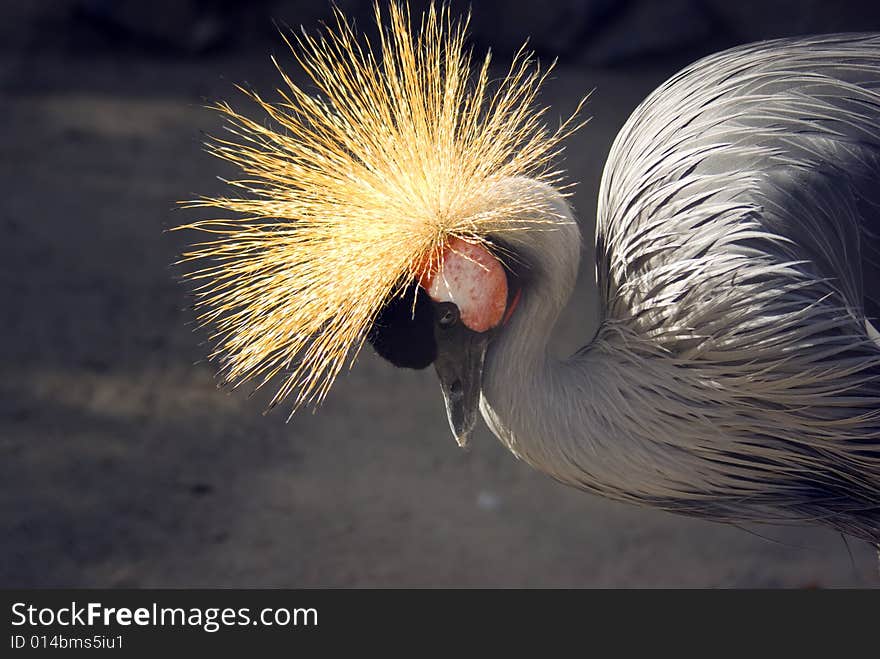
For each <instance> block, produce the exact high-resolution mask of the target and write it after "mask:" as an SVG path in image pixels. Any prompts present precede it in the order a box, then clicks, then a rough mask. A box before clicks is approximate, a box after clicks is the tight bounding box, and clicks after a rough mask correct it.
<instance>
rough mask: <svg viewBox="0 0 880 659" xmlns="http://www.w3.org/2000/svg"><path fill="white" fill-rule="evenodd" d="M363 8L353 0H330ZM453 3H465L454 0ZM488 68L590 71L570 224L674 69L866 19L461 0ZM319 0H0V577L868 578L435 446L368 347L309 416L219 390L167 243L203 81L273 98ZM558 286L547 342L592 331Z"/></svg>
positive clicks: (422, 580)
mask: <svg viewBox="0 0 880 659" xmlns="http://www.w3.org/2000/svg"><path fill="white" fill-rule="evenodd" d="M338 4H339V5H340V6H341V7H342V8H343V9H344V10H345V11H346V13H348V14H349V15H352V16H354V17H356V18H357V21H358V24H359V25H361V26H364V27H366V28H369V22H370V20H371V18H370V16H371V10H370V3H369V1H368V0H340V2H339V3H338ZM452 4H453V7H456V8H466V4H465V3H456V2H454V3H452ZM472 5H473V7H472V12H473V21H472V30H471V32H472V36H473V42H474V44H475V46H476V49H477V53H478V54H482V52H484V51H485V49H486V48H487V47H488V46H490V45H491V47H492V49H493V53H494V55H495V60H496V61H497V63H498V66H499V70H500V69H501V67H503V64H504V62H505V60H507V59H508V58H509V57H510V55H511V54H512V53H513V52H514V51H515V50H516V49H517V48H518V47H519V46H520V44H521V43H522V41H523V40H524V39H525V38H526V37H529V36H530V37H531V40H530V44H531V46H532V47H533V48H535V49H536V50H537V51H538V53H539V55H540V56H541V58H542V59H544V60H547V59H552V58H554V57H558V58H559V65H558V69H557V71H556V74H555V75H554V77H553V79H552V80H551V81H550V82H549V83H548V85H547V87H546V90H545V93H544V94H543V102H544V103H546V104H548V105H551V106H552V108H553V110H552V112H551V114H550V115H549V116H550V117H551V120H553V121H555V120H556V119H557V117H563V116H567V115H568V114H569V113H570V112H571V111H572V110H573V108H574V107H575V105H576V104H577V101H578V100H579V98H580V97H581V96H583V95H584V94H585V93H587V92H589V91H590V90H593V89H595V92H594V94H593V96H592V98H591V101H590V103H589V105H588V107H587V113H588V114H589V115H592V116H593V120H592V121H591V122H590V124H589V125H588V126H587V127H586V128H584V129H583V130H582V131H580V132H579V133H578V134H576V135H575V136H574V137H573V138H572V139H571V140H569V142H568V146H567V150H566V153H565V162H564V166H565V167H566V168H567V169H568V171H569V174H570V179H571V180H573V181H577V182H578V186H577V188H576V192H575V194H574V198H573V203H574V206H575V208H576V211H577V214H578V215H579V217H580V219H581V222H582V226H583V229H584V232H585V235H586V236H587V238H586V240H585V243H586V246H585V249H584V265H583V267H582V269H583V270H584V274H589V273H591V271H592V267H593V266H592V246H591V242H592V230H593V229H592V227H593V219H594V217H595V200H596V194H597V190H598V182H599V177H600V175H601V170H602V166H603V164H604V161H605V157H606V155H607V153H608V150H609V148H610V146H611V142H612V140H613V138H614V136H615V134H616V132H617V130H618V129H619V128H620V127H621V126H622V124H623V122H624V121H625V120H626V118H627V117H628V115H629V113H630V112H631V111H632V110H633V109H634V107H635V106H636V105H637V104H638V102H639V101H640V100H641V99H642V98H644V96H645V95H647V93H648V92H650V91H651V90H652V89H653V88H654V87H655V86H656V85H657V84H659V83H660V82H661V81H663V80H664V79H665V78H666V77H668V76H669V75H671V74H672V73H674V72H675V71H676V70H678V69H679V68H681V66H683V65H684V64H686V63H688V62H689V61H692V60H693V59H696V58H697V57H699V56H701V55H704V54H708V53H710V52H713V51H716V50H719V49H722V48H725V47H728V46H732V45H735V44H738V43H745V42H748V41H753V40H757V39H762V38H769V37H776V36H788V35H794V34H805V33H815V32H829V31H845V30H872V29H873V30H880V4H877V3H873V2H871V3H869V2H865V3H848V4H847V3H844V4H837V3H828V2H822V1H819V0H813V1H809V2H795V1H788V2H775V3H773V2H766V1H765V2H759V1H751V0H750V1H744V2H736V3H733V2H730V3H728V2H723V1H722V0H702V1H699V0H671V1H670V2H664V3H657V2H648V1H644V2H640V1H635V0H633V1H630V2H615V1H613V0H559V1H552V0H545V1H544V2H539V3H536V2H527V1H522V2H504V1H502V0H487V1H480V0H474V2H473V3H472ZM328 7H329V6H328V5H327V4H326V3H325V2H303V1H300V2H296V1H293V0H289V1H285V0H263V1H261V2H244V1H236V0H177V1H175V0H151V2H141V1H140V0H116V1H113V0H58V1H56V2H50V3H24V2H6V3H3V5H2V6H0V109H2V113H3V122H2V131H3V134H2V140H0V149H2V158H0V168H2V179H3V181H4V193H3V195H2V196H0V309H2V312H0V339H2V340H0V368H2V376H3V377H2V378H0V482H2V489H0V537H2V542H0V586H3V587H35V586H82V587H90V586H91V587H100V586H129V587H140V586H167V587H187V586H278V587H298V586H556V587H567V586H785V587H815V586H819V587H823V586H847V585H859V586H877V585H878V583H880V582H878V578H877V572H876V563H875V560H876V559H875V556H874V553H873V552H872V551H871V550H870V548H869V547H868V546H867V545H866V544H864V543H860V542H856V541H850V543H849V548H847V545H846V544H845V543H844V541H843V540H842V539H841V538H840V536H837V535H835V534H834V533H831V532H827V531H820V530H816V529H802V528H783V529H779V528H766V527H759V528H754V529H752V530H753V531H756V532H757V533H759V534H760V536H758V535H755V534H754V533H749V532H747V531H745V530H742V529H736V528H730V527H724V526H720V525H717V524H711V523H708V522H702V521H696V520H690V519H686V518H680V517H675V516H672V515H669V514H666V513H660V512H656V511H651V510H642V509H637V508H633V507H629V506H624V505H620V504H614V503H610V502H608V501H605V500H603V499H599V498H597V497H594V496H592V495H587V494H583V493H580V492H577V491H574V490H571V489H567V488H565V487H563V486H561V485H559V484H556V483H555V482H553V481H551V480H549V479H548V478H546V477H544V476H542V475H541V474H539V473H537V472H534V471H532V470H531V469H529V468H528V467H526V466H525V465H524V464H522V463H519V462H517V461H516V459H515V458H514V457H513V456H512V455H510V454H509V453H508V452H507V451H506V450H505V449H503V448H502V447H501V445H500V444H499V443H498V442H497V441H496V440H495V439H494V437H492V436H491V435H490V434H489V432H488V431H486V430H485V428H483V427H482V426H481V428H480V430H479V431H478V432H477V434H476V436H475V437H474V438H473V440H472V448H471V449H470V450H469V451H461V450H460V449H458V448H457V447H456V446H455V443H454V441H453V439H452V436H451V434H450V431H449V429H448V427H447V423H446V418H445V413H444V410H443V401H442V397H441V395H440V391H439V385H438V384H437V382H436V378H435V377H434V375H433V372H432V371H430V370H427V371H421V372H414V371H398V370H395V369H393V368H392V367H391V366H389V365H387V364H386V363H384V362H382V361H381V360H380V359H378V358H377V357H376V356H375V355H374V354H372V352H371V351H370V350H369V348H367V349H365V350H364V352H363V353H362V355H361V356H360V358H359V361H358V363H357V365H356V367H355V368H354V370H353V371H351V372H350V373H345V374H344V375H343V376H342V377H341V378H340V379H339V380H338V382H337V384H336V385H335V387H334V389H333V391H332V392H331V394H330V396H329V398H328V399H327V402H326V403H325V404H324V406H323V407H322V408H321V409H320V410H318V412H317V414H311V413H309V412H308V411H305V412H303V413H300V414H298V415H297V416H296V417H295V418H293V419H292V420H291V422H290V423H287V424H285V416H286V415H285V412H284V411H283V408H282V409H280V410H277V411H275V412H274V413H271V414H269V415H268V416H263V415H262V412H263V410H264V408H265V406H266V404H267V402H268V399H269V397H270V392H269V391H268V390H267V391H265V392H263V391H261V392H258V393H257V394H256V395H255V396H253V397H251V398H248V396H247V393H248V392H247V391H236V392H233V393H226V392H224V391H221V390H219V389H218V388H217V386H216V383H215V381H214V369H213V368H212V366H211V365H210V364H208V363H205V361H204V357H205V355H206V354H207V352H208V346H207V345H206V344H205V340H206V334H205V333H204V332H200V331H194V315H193V313H192V311H190V310H189V309H188V308H187V307H188V304H189V303H188V300H187V289H186V287H185V286H182V285H180V284H179V283H178V282H177V281H176V279H177V277H178V276H179V274H180V271H179V270H177V269H175V268H174V267H172V266H171V265H170V264H171V263H172V262H173V261H174V260H175V258H176V256H177V255H178V254H179V253H180V252H181V251H182V250H183V248H184V246H185V244H186V242H187V241H188V240H192V239H193V238H194V237H193V236H192V235H189V236H187V235H183V234H178V233H167V232H165V230H166V229H168V228H169V227H172V226H174V225H176V224H179V223H182V222H185V221H188V220H192V219H195V218H196V217H198V216H197V215H196V214H195V213H193V212H190V211H181V210H176V209H175V202H176V201H177V200H181V199H190V198H193V197H194V196H197V195H201V194H215V193H218V192H220V191H222V189H223V188H222V184H221V183H220V182H218V181H217V179H216V176H218V175H221V176H232V175H234V172H233V171H232V170H231V169H230V168H229V167H228V166H227V165H225V164H223V163H220V162H219V161H215V160H213V159H212V158H210V157H209V156H207V155H205V154H204V153H203V151H202V148H201V141H202V134H201V133H202V131H207V132H210V133H213V134H218V133H219V131H220V124H219V122H218V119H217V117H216V116H215V115H214V113H213V112H211V111H209V110H206V109H204V106H205V105H206V104H207V103H209V102H212V101H214V100H219V99H228V100H230V101H231V102H232V103H233V106H235V107H237V108H238V109H240V110H245V111H246V112H247V113H248V114H249V115H250V116H253V117H257V116H259V115H258V114H257V112H256V110H254V109H253V108H249V107H248V104H247V103H246V101H244V99H243V98H242V97H241V95H240V94H239V93H238V92H236V91H235V90H234V89H233V84H234V83H242V84H245V85H248V86H250V87H253V88H254V89H256V90H259V91H261V92H262V93H264V94H265V95H266V96H267V97H270V98H272V97H273V96H272V90H273V89H274V88H275V87H276V86H277V85H278V84H279V83H280V80H279V78H278V76H277V73H276V72H275V71H274V69H273V66H272V64H271V62H270V61H269V57H268V56H269V55H270V54H272V53H274V54H276V55H277V56H278V57H279V59H280V61H281V63H282V65H284V66H285V67H286V69H287V70H288V72H290V73H291V74H293V75H294V77H296V78H297V79H298V76H297V72H296V67H295V64H294V62H293V60H292V57H291V56H290V54H289V53H288V52H287V51H286V47H285V46H284V44H283V42H282V39H281V38H280V36H279V35H278V31H277V28H276V25H291V26H298V25H300V24H303V25H305V26H306V27H307V28H310V29H311V28H314V27H315V26H316V25H317V23H318V21H320V20H322V19H326V18H327V17H328V16H329V10H328ZM584 295H585V294H584V293H583V288H581V289H580V291H579V292H577V293H576V294H575V296H574V298H573V303H572V305H571V308H570V309H569V311H568V313H567V314H566V316H565V318H564V319H563V323H562V325H561V326H560V328H559V331H558V337H557V344H558V348H559V350H560V352H570V351H571V350H574V349H576V348H578V347H580V346H581V345H583V344H584V343H586V342H587V341H588V340H589V338H590V337H591V335H592V331H593V329H594V328H595V319H594V318H593V317H592V314H591V310H592V309H593V308H594V305H595V301H594V300H588V299H585V297H584Z"/></svg>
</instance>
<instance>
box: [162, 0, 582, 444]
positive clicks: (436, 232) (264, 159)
mask: <svg viewBox="0 0 880 659" xmlns="http://www.w3.org/2000/svg"><path fill="white" fill-rule="evenodd" d="M375 19H376V23H377V26H378V28H379V38H378V41H377V42H375V44H376V45H372V44H371V43H370V42H369V41H367V40H366V39H363V38H361V36H360V35H358V34H357V33H356V32H355V30H354V28H353V27H352V25H351V24H350V23H349V22H348V21H347V19H346V18H345V17H344V16H343V14H342V13H341V12H340V11H339V10H336V15H335V23H333V24H332V25H331V26H330V27H327V28H325V31H324V32H322V33H320V34H317V35H309V34H307V33H305V32H303V33H302V34H298V35H295V36H292V37H290V38H288V39H287V41H288V45H289V46H290V48H291V50H292V52H293V54H294V57H295V59H296V61H297V62H298V64H299V66H300V67H301V69H302V73H303V74H304V77H301V79H305V80H307V81H308V83H307V84H304V83H300V82H297V81H295V80H294V78H292V77H290V76H288V75H287V74H286V73H285V72H284V71H283V70H282V68H281V67H280V66H279V65H278V63H277V62H275V65H276V67H277V68H278V71H279V74H280V75H281V77H282V79H283V82H284V85H283V88H282V89H280V90H278V93H279V94H280V97H281V98H280V101H278V102H274V103H273V102H269V101H266V100H264V99H263V98H262V97H261V96H259V95H258V94H257V93H256V92H253V91H246V90H242V91H243V92H244V93H245V94H246V96H247V97H249V98H250V100H251V101H253V102H254V103H255V104H256V106H257V107H258V108H259V109H261V110H262V111H263V112H264V113H265V115H266V118H267V119H268V121H266V120H255V119H251V118H248V117H247V116H245V115H243V114H240V113H238V112H237V111H235V110H234V109H233V108H232V107H231V106H230V105H229V104H226V103H221V104H219V105H217V106H216V108H217V110H219V111H220V112H221V113H222V114H223V115H224V117H225V118H226V120H227V128H228V130H229V135H228V136H227V137H223V138H214V139H212V140H211V141H210V142H209V144H208V149H209V151H210V152H211V153H213V154H214V155H216V156H218V157H219V158H221V159H224V160H226V161H229V162H231V163H233V164H235V165H236V166H238V168H240V170H241V172H242V174H243V175H242V176H241V178H240V179H239V180H234V181H230V182H229V184H230V186H231V188H230V189H231V192H230V194H229V195H228V196H224V197H220V198H202V199H198V200H196V201H192V202H187V203H188V205H189V206H190V207H194V208H200V209H209V210H211V211H212V212H213V213H219V216H217V217H213V218H210V219H202V220H198V221H195V222H191V223H188V224H185V225H184V226H182V227H179V228H183V229H191V230H195V231H199V232H202V233H203V234H204V235H205V236H206V239H205V240H204V241H202V242H200V243H198V244H196V245H195V246H194V247H193V248H191V249H190V250H189V251H188V252H186V253H185V254H184V256H183V259H182V260H183V261H184V262H185V263H195V264H198V267H196V268H194V269H191V271H190V272H189V275H188V276H189V278H190V279H191V280H192V281H194V282H196V283H197V285H198V286H197V288H196V306H197V308H198V309H199V310H200V313H199V319H200V321H201V322H202V323H203V324H204V325H207V326H209V327H210V328H211V329H212V337H213V340H214V344H215V349H214V351H213V353H212V357H213V358H215V359H216V360H217V361H218V362H219V365H220V372H221V375H222V376H223V379H224V380H225V381H226V382H229V383H231V384H232V385H233V386H238V385H239V384H241V383H243V382H245V381H256V386H257V387H259V386H262V385H263V384H265V383H266V382H268V381H269V380H270V379H272V378H273V377H274V376H276V375H283V382H282V384H281V386H280V388H279V389H278V391H277V392H276V394H275V396H274V398H273V400H272V404H273V405H274V404H276V403H278V402H280V401H281V400H282V399H284V398H286V397H287V396H288V395H292V398H293V410H294V411H295V410H296V409H297V408H299V407H300V406H301V405H302V404H304V403H319V402H320V401H321V400H322V399H323V398H324V397H325V396H326V394H327V392H328V391H329V389H330V387H331V385H332V383H333V381H334V379H335V378H336V376H337V375H338V374H339V372H340V371H341V369H342V368H343V367H344V366H345V365H346V364H353V363H354V360H355V358H356V357H357V355H358V353H359V351H360V349H361V348H362V347H363V345H364V343H365V341H366V340H367V339H369V340H370V342H371V343H372V344H373V345H374V346H375V347H376V350H377V351H378V352H379V354H380V355H382V356H383V357H385V358H387V359H388V360H389V361H392V362H393V363H395V364H397V365H399V366H409V367H414V368H422V367H425V366H427V365H429V364H431V363H434V364H435V367H436V369H437V372H438V374H439V376H440V380H441V384H442V388H443V392H444V396H445V398H446V403H447V411H448V413H449V420H450V424H451V425H452V428H453V431H454V433H455V434H456V437H457V438H459V440H460V441H463V439H464V438H465V437H466V436H467V433H468V432H469V430H470V429H471V427H472V426H473V423H474V421H475V419H476V410H477V406H478V403H479V394H480V381H479V375H480V370H481V368H482V360H483V356H484V354H485V350H486V345H487V344H488V342H489V340H490V339H491V337H492V335H493V333H494V332H497V331H498V328H499V327H501V326H502V325H503V323H504V321H505V318H506V317H507V316H509V314H510V313H512V312H513V310H514V307H515V305H516V287H515V286H514V285H512V278H511V273H512V272H513V270H512V269H511V267H510V265H509V263H508V262H507V261H508V259H507V257H508V256H509V254H506V252H505V244H506V242H507V238H511V237H516V236H517V235H518V232H522V231H529V230H531V229H534V228H535V222H536V221H535V212H534V210H535V208H536V207H537V206H538V205H540V203H541V201H540V200H539V199H538V198H537V196H536V195H533V194H528V193H525V194H510V190H511V185H510V182H511V181H517V180H524V179H528V180H531V181H536V182H539V183H541V184H542V185H554V186H557V187H558V185H559V183H560V182H561V172H560V171H559V170H556V169H554V168H553V167H552V163H553V161H554V159H555V157H556V156H557V154H558V153H559V151H560V142H561V140H562V139H563V138H564V137H565V136H566V135H568V134H570V133H571V132H573V131H574V130H576V129H577V128H578V127H580V125H582V124H579V123H577V121H576V117H577V114H578V111H579V110H580V106H579V107H578V109H577V111H576V112H575V113H574V114H573V115H572V117H571V118H569V119H568V120H567V121H564V122H562V123H560V125H559V127H558V128H556V129H555V130H550V129H548V128H547V127H546V126H545V124H544V122H543V116H544V114H545V113H546V108H540V107H537V106H536V101H537V96H538V92H539V89H540V87H541V85H542V83H543V82H544V80H545V79H546V77H547V75H548V73H549V71H550V69H546V70H542V69H541V68H540V66H539V65H538V63H537V62H536V61H535V60H534V59H533V57H532V56H531V54H530V53H528V52H526V51H525V50H521V51H520V52H519V53H518V54H517V55H516V56H515V57H514V59H513V61H512V63H511V65H510V67H509V69H508V70H507V73H506V75H504V76H503V77H501V78H500V79H497V80H494V81H493V80H490V58H489V56H488V55H487V56H486V57H485V58H484V59H483V60H482V61H481V63H479V64H478V65H474V64H473V58H472V55H471V52H470V50H469V49H468V47H467V46H466V30H467V22H468V19H467V18H465V19H463V20H457V19H454V18H453V17H452V16H451V14H450V11H449V9H448V7H446V6H443V7H441V8H439V9H438V8H436V7H435V6H433V5H432V6H431V7H430V8H429V9H428V10H427V11H426V12H425V13H424V14H422V15H421V18H420V20H419V19H414V18H413V16H411V14H410V12H409V10H408V8H406V7H405V6H403V5H401V4H398V3H392V4H390V5H389V6H388V8H387V10H385V11H383V10H382V9H380V7H379V5H378V4H377V5H375ZM273 62H274V58H273ZM551 68H552V67H551ZM514 187H515V186H514ZM521 218H529V219H528V221H523V220H521ZM546 223H547V224H551V225H552V219H550V218H548V219H546ZM511 242H515V241H511ZM291 414H292V412H291Z"/></svg>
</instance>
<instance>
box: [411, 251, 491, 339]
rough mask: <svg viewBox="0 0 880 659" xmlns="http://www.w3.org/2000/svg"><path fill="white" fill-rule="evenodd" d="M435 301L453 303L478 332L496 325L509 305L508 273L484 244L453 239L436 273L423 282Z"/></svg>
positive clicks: (466, 321)
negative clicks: (506, 273)
mask: <svg viewBox="0 0 880 659" xmlns="http://www.w3.org/2000/svg"><path fill="white" fill-rule="evenodd" d="M420 283H421V285H422V287H423V288H424V289H425V290H426V291H427V292H428V295H429V296H430V297H431V299H432V300H434V301H435V302H452V303H454V304H455V305H456V306H457V307H458V310H459V313H460V314H461V321H462V322H463V323H464V324H465V326H466V327H468V328H469V329H472V330H473V331H475V332H485V331H486V330H490V329H492V328H493V327H496V326H497V325H498V324H499V323H500V322H501V320H502V318H504V311H505V309H506V307H507V275H505V273H504V268H503V267H502V266H501V264H500V263H499V262H498V259H496V258H495V257H494V256H492V255H491V254H490V253H489V252H488V251H487V250H486V249H485V248H484V247H482V246H481V245H474V244H472V243H468V242H465V241H464V240H461V239H460V238H452V239H450V241H449V244H448V245H447V246H446V249H445V250H444V252H443V262H442V264H441V266H440V269H439V270H438V271H437V272H434V273H429V274H427V275H426V276H424V277H422V279H421V281H420Z"/></svg>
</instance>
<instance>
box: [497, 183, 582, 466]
mask: <svg viewBox="0 0 880 659" xmlns="http://www.w3.org/2000/svg"><path fill="white" fill-rule="evenodd" d="M534 185H535V186H541V187H542V188H543V189H541V193H542V194H543V196H544V198H545V199H546V203H547V207H548V209H549V213H548V214H547V216H549V217H553V218H555V221H554V223H553V224H552V225H549V226H548V225H547V224H546V223H545V224H544V225H543V227H539V226H537V225H536V228H535V229H534V230H528V231H518V232H511V233H510V234H506V235H504V236H503V238H504V240H505V241H506V242H507V243H508V244H511V246H512V247H513V249H514V251H515V252H516V253H517V254H518V256H520V257H521V258H522V260H523V261H525V262H526V265H527V268H528V269H527V272H526V276H525V284H524V287H523V290H522V294H521V299H520V302H519V305H518V307H517V308H516V310H515V312H514V313H513V315H512V316H511V319H510V320H509V322H508V323H507V325H505V326H504V327H502V328H501V330H500V331H499V333H498V335H497V336H496V337H495V338H494V339H493V341H492V343H491V344H490V345H489V348H488V350H487V353H486V362H485V365H484V369H483V386H482V400H481V411H482V413H483V418H484V419H485V421H486V423H487V425H488V426H489V428H490V429H491V430H492V431H493V433H494V434H495V435H496V436H497V437H498V438H499V439H500V440H501V441H502V443H504V444H505V445H506V446H507V447H508V448H509V449H510V450H511V451H512V452H513V453H514V454H515V455H517V456H518V457H520V458H521V459H524V460H526V461H527V462H529V463H530V464H532V465H533V466H535V467H537V468H539V469H542V470H543V471H546V472H549V473H550V474H551V475H553V476H555V477H557V478H559V477H560V474H558V473H554V471H556V470H554V469H553V468H552V467H553V465H554V464H556V463H557V462H558V460H559V457H560V456H558V455H556V453H558V450H559V447H560V444H559V442H558V441H557V440H558V438H557V437H556V436H555V434H556V433H558V432H560V431H561V430H562V429H564V428H565V427H566V426H569V425H570V424H571V423H572V419H571V416H572V415H577V416H578V417H580V415H581V413H582V411H581V410H576V409H573V408H572V406H571V405H568V406H566V404H565V401H566V400H570V399H567V398H566V395H565V394H571V393H572V392H573V391H575V390H576V388H579V387H582V386H583V382H582V381H580V382H579V381H578V380H579V379H578V378H577V377H575V375H574V372H573V371H577V370H579V369H578V367H577V362H578V361H579V360H578V359H577V358H574V359H572V360H565V361H562V360H559V359H557V358H556V357H555V356H554V355H552V354H551V353H550V351H549V341H550V336H551V334H552V332H553V329H554V327H555V325H556V323H557V321H558V319H559V316H560V314H561V312H562V311H563V309H564V308H565V305H566V303H567V302H568V299H569V297H570V296H571V294H572V291H573V290H574V287H575V283H576V281H577V275H578V267H579V265H580V248H581V235H580V230H579V229H578V226H577V224H576V222H575V221H574V218H573V216H572V212H571V209H570V207H569V206H568V204H567V203H566V201H565V199H564V198H563V197H562V196H561V195H560V194H559V193H558V192H557V191H555V190H554V189H553V188H551V187H549V186H543V185H542V184H537V183H534ZM536 219H537V218H536ZM543 221H544V222H546V220H543ZM593 285H596V284H595V282H593ZM585 338H589V337H585ZM571 387H575V389H572V388H571ZM586 398H588V397H586ZM551 435H554V436H551Z"/></svg>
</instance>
